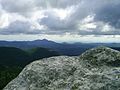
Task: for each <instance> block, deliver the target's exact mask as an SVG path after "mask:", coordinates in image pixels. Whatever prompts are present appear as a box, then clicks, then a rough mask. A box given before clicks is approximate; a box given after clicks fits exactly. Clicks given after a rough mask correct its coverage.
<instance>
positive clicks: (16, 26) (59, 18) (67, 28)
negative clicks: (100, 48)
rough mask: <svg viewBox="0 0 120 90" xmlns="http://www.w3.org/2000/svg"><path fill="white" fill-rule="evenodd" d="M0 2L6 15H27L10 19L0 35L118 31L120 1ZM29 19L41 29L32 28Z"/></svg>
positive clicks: (115, 32)
mask: <svg viewBox="0 0 120 90" xmlns="http://www.w3.org/2000/svg"><path fill="white" fill-rule="evenodd" d="M0 4H1V9H3V10H4V11H5V12H6V13H9V15H10V14H13V13H16V14H18V15H21V16H22V17H24V18H26V19H25V20H24V22H23V20H20V19H19V21H16V20H17V19H16V20H13V21H14V22H11V23H10V25H9V26H7V27H5V28H3V29H2V30H1V31H0V34H21V33H22V34H43V33H44V34H48V35H49V34H53V35H56V34H57V35H59V34H60V35H61V34H66V33H69V34H72V35H74V34H77V35H119V34H120V30H119V29H120V12H119V8H120V0H109V1H108V0H17V1H16V0H1V2H0ZM36 12H39V13H36ZM0 17H1V16H0ZM13 19H14V18H13ZM31 22H34V23H37V24H39V25H40V26H43V28H42V29H41V28H31V27H33V26H34V25H33V23H31ZM39 25H38V26H39Z"/></svg>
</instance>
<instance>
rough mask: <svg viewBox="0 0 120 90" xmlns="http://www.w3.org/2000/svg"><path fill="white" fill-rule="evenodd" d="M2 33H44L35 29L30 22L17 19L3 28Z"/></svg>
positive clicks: (0, 31)
mask: <svg viewBox="0 0 120 90" xmlns="http://www.w3.org/2000/svg"><path fill="white" fill-rule="evenodd" d="M0 33H1V34H3V35H11V34H12V35H15V34H42V33H41V32H40V30H37V29H34V28H33V25H31V23H30V22H24V21H15V22H12V23H11V24H10V25H9V26H7V27H5V28H2V29H1V30H0Z"/></svg>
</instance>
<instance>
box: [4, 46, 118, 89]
mask: <svg viewBox="0 0 120 90" xmlns="http://www.w3.org/2000/svg"><path fill="white" fill-rule="evenodd" d="M3 90H120V52H119V51H116V50H113V49H110V48H107V47H97V48H93V49H91V50H88V51H86V52H85V53H83V54H82V55H80V56H76V57H68V56H59V57H51V58H45V59H42V60H38V61H34V62H33V63H31V64H29V65H27V66H26V67H25V68H24V69H23V71H22V72H21V73H20V74H19V75H18V77H16V78H15V79H14V80H12V81H11V82H10V83H9V84H8V85H7V86H6V87H5V88H4V89H3Z"/></svg>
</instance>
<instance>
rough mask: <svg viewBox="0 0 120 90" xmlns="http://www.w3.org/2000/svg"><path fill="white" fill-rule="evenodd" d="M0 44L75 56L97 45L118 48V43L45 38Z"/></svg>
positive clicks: (1, 43) (0, 44)
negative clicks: (61, 41)
mask: <svg viewBox="0 0 120 90" xmlns="http://www.w3.org/2000/svg"><path fill="white" fill-rule="evenodd" d="M0 46H6V47H16V48H20V49H23V50H25V49H31V48H37V47H43V48H50V49H52V50H55V51H57V52H59V53H60V54H62V55H68V56H76V55H80V54H82V53H83V52H84V51H86V50H88V49H90V48H94V47H97V46H108V47H111V48H115V49H118V50H119V48H120V43H73V44H69V43H65V42H64V43H57V42H54V41H50V40H47V39H43V40H34V41H0Z"/></svg>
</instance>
